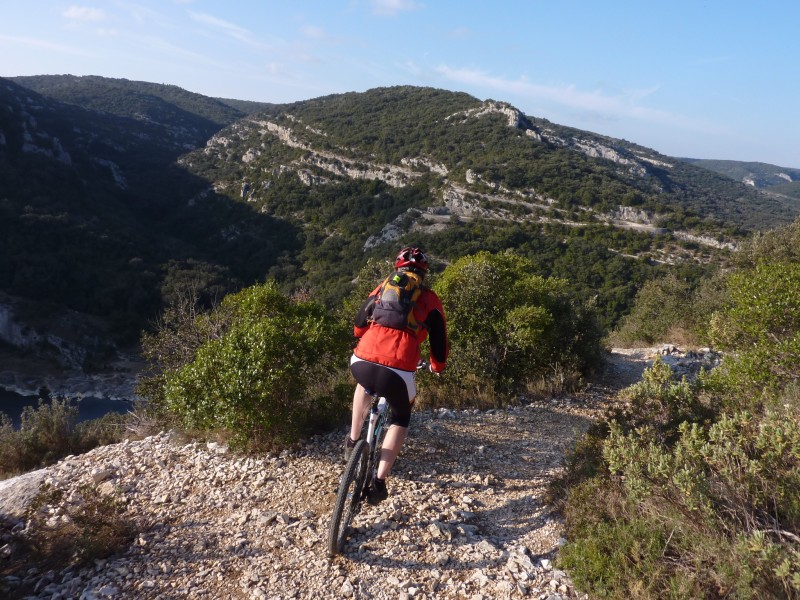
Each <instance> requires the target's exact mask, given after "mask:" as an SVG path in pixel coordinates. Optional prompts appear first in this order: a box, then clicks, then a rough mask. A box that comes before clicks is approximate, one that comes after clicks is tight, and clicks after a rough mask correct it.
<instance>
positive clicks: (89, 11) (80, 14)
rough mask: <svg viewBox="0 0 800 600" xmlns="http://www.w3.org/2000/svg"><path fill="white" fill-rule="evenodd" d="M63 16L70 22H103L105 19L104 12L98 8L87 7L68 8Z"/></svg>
mask: <svg viewBox="0 0 800 600" xmlns="http://www.w3.org/2000/svg"><path fill="white" fill-rule="evenodd" d="M62 14H63V16H64V17H65V18H67V19H70V20H72V21H103V20H105V18H106V14H105V12H103V11H102V10H100V9H99V8H90V7H88V6H75V5H73V6H70V7H69V8H68V9H67V10H65V11H64V12H63V13H62Z"/></svg>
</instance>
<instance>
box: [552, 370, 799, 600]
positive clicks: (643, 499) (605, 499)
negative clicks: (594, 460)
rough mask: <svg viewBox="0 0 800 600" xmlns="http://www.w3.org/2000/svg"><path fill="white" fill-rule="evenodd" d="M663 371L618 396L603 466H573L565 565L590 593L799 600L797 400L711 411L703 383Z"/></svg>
mask: <svg viewBox="0 0 800 600" xmlns="http://www.w3.org/2000/svg"><path fill="white" fill-rule="evenodd" d="M668 372H669V368H668V367H667V366H666V365H664V364H663V363H659V362H656V363H655V365H654V366H653V368H652V369H649V370H648V371H646V372H645V376H644V380H643V381H642V382H641V383H639V384H637V385H635V386H632V387H631V388H629V389H628V390H626V391H625V392H624V393H623V394H622V395H621V399H623V398H624V399H626V400H627V402H628V407H627V408H626V409H625V410H619V411H616V413H615V416H616V417H618V418H619V419H620V421H619V422H617V421H613V422H611V423H610V426H609V428H608V430H607V437H606V438H605V440H604V441H602V442H600V443H599V450H600V451H601V453H602V463H601V464H600V465H594V467H593V468H591V469H587V468H586V465H587V464H590V462H591V461H587V460H586V459H584V460H583V461H578V462H575V464H572V465H571V467H570V468H571V469H572V472H573V479H572V483H573V487H572V488H571V489H570V490H569V492H568V494H567V501H566V506H565V507H564V513H565V516H566V525H567V537H568V538H569V539H570V540H571V542H570V543H569V544H567V546H566V547H565V549H564V551H563V552H562V554H561V561H562V566H564V567H565V568H567V569H569V570H570V573H571V574H572V576H573V579H574V580H575V582H576V584H577V585H579V587H581V589H583V590H584V591H588V592H590V593H592V594H594V595H596V596H597V597H614V598H616V597H639V598H689V597H692V598H694V597H697V598H700V597H714V598H716V597H737V598H788V597H795V596H798V595H800V499H798V495H797V490H798V489H800V421H799V420H798V419H797V413H798V409H800V406H798V405H797V403H796V399H797V395H796V393H794V392H792V391H788V392H787V393H785V394H783V395H782V396H781V400H782V401H784V402H785V405H779V406H780V408H776V409H774V410H767V411H765V412H763V413H750V412H743V411H742V412H725V411H724V409H725V406H724V405H723V404H716V405H715V407H716V409H717V410H722V411H723V412H719V413H717V412H715V411H714V410H712V409H711V408H709V404H708V402H707V399H706V398H705V397H704V396H705V395H706V394H707V391H706V385H705V383H704V382H703V377H701V378H700V379H699V380H698V381H697V382H696V383H693V384H689V383H687V381H686V380H683V381H680V382H676V381H673V380H672V379H671V378H670V375H669V373H668ZM792 400H794V401H795V404H791V401H792ZM775 404H776V406H777V405H778V403H775ZM597 431H598V430H597V429H596V431H595V432H596V433H597ZM599 431H600V432H601V433H602V429H600V430H599ZM591 445H592V447H593V448H595V449H596V450H597V449H598V440H597V438H596V437H595V438H593V441H592V444H591ZM581 467H582V468H583V470H582V471H581V470H579V468H581ZM654 550H657V553H656V554H655V555H654V554H653V551H654Z"/></svg>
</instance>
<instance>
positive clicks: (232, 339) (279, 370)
mask: <svg viewBox="0 0 800 600" xmlns="http://www.w3.org/2000/svg"><path fill="white" fill-rule="evenodd" d="M215 310H216V312H217V313H221V314H222V315H224V318H223V319H220V318H219V315H213V314H212V315H198V316H197V317H196V321H198V322H199V325H197V326H193V327H188V328H183V329H182V330H183V331H187V330H188V331H191V332H195V331H206V332H208V339H207V340H205V341H203V342H202V343H200V344H199V345H198V347H197V350H196V353H195V355H194V357H193V358H192V360H191V361H190V362H188V363H186V364H183V365H180V362H178V363H176V364H177V365H179V366H176V367H173V368H169V365H168V364H167V367H168V368H167V369H166V371H165V372H164V373H163V375H162V379H161V381H162V382H163V387H162V388H160V389H159V388H157V389H156V393H155V394H153V395H151V397H150V400H151V401H152V402H154V403H155V404H156V405H157V406H156V409H157V410H161V411H163V412H165V413H167V414H169V415H171V416H172V417H174V418H175V420H176V421H177V423H179V424H180V426H182V427H183V428H185V429H187V430H190V431H198V432H213V431H217V430H221V431H223V432H225V433H226V434H227V435H229V436H231V444H232V445H233V446H234V447H248V446H255V445H259V444H262V443H290V442H292V441H293V440H295V439H297V438H298V437H299V436H300V435H303V434H306V433H309V432H310V431H312V430H313V429H314V428H315V427H317V426H320V425H322V424H325V423H328V424H329V423H330V422H332V421H335V420H336V419H338V418H340V415H341V413H342V412H344V408H343V407H344V405H345V403H346V398H347V394H345V392H344V387H343V386H342V385H341V383H342V375H341V373H343V372H345V371H346V355H347V350H348V344H349V340H350V336H349V335H348V333H347V331H346V330H345V329H344V327H342V325H341V323H339V322H337V321H336V320H335V319H334V318H333V317H332V316H330V315H329V314H328V313H327V312H326V311H325V309H324V308H323V307H322V306H321V305H318V304H316V303H313V302H305V301H301V300H297V301H293V300H291V299H290V298H288V297H287V296H285V295H283V294H281V293H280V292H279V291H278V289H277V286H276V285H275V283H274V282H269V283H266V284H264V285H257V286H253V287H251V288H247V289H245V290H243V291H241V292H239V293H237V294H234V295H230V296H227V297H226V298H225V299H224V300H223V302H222V304H221V305H220V306H219V307H218V308H217V309H215ZM222 321H224V323H225V326H224V327H222V328H215V327H211V328H207V325H206V324H208V323H215V322H222ZM176 331H178V330H176ZM177 336H178V338H180V333H179V334H178V335H177ZM168 338H169V339H171V335H170V336H168ZM348 393H349V392H348Z"/></svg>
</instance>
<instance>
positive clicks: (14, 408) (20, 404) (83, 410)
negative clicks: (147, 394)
mask: <svg viewBox="0 0 800 600" xmlns="http://www.w3.org/2000/svg"><path fill="white" fill-rule="evenodd" d="M70 403H71V404H72V405H73V406H77V407H78V422H81V421H88V420H90V419H97V418H99V417H102V416H103V415H106V414H108V413H112V412H115V413H120V414H124V413H126V412H128V411H130V410H131V408H132V405H131V403H130V402H125V401H123V400H107V399H103V398H82V399H80V400H78V399H77V398H72V399H70ZM38 405H39V397H38V396H23V395H21V394H17V393H16V392H10V391H8V390H6V389H4V388H0V411H1V412H4V413H6V414H7V415H8V416H9V417H11V420H12V421H13V423H14V427H19V418H20V415H21V414H22V409H23V408H25V407H26V406H32V407H34V408H36V407H37V406H38Z"/></svg>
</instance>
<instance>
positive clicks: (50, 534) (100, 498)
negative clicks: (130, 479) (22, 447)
mask: <svg viewBox="0 0 800 600" xmlns="http://www.w3.org/2000/svg"><path fill="white" fill-rule="evenodd" d="M147 525H148V524H144V526H147ZM142 529H143V527H142V525H140V524H137V523H136V522H134V521H133V520H132V519H130V518H129V517H127V516H126V515H125V504H124V502H122V500H120V498H119V497H117V496H115V495H102V494H100V493H99V492H98V490H97V488H95V487H94V486H91V485H88V484H87V485H83V486H81V487H80V488H78V489H77V490H75V492H74V494H73V495H72V496H70V498H69V499H67V498H65V492H64V491H63V490H57V489H53V488H50V487H49V486H43V488H42V490H41V491H40V492H39V494H38V495H37V496H36V498H34V500H33V502H32V503H31V505H30V507H29V509H28V511H27V513H26V515H25V528H24V529H21V530H20V529H19V528H15V529H13V530H12V529H11V528H9V530H10V531H11V533H10V534H9V535H8V537H7V538H6V539H7V540H8V543H9V544H12V545H13V547H14V551H13V552H12V553H10V556H6V557H4V560H3V562H2V563H1V564H0V575H3V576H4V577H3V580H2V581H0V592H2V593H3V594H4V596H3V597H4V598H25V597H30V596H31V595H33V594H35V593H37V592H38V591H40V590H36V589H34V586H33V584H30V585H25V584H24V583H23V584H22V585H19V584H18V585H15V586H13V587H12V586H11V585H9V584H8V581H7V580H6V579H5V576H8V577H14V578H19V576H20V575H23V574H25V573H26V572H28V573H29V572H30V569H31V568H32V566H33V565H35V566H36V568H38V569H40V570H41V572H42V573H47V572H48V571H50V572H55V573H60V572H64V571H67V570H68V569H70V568H80V567H83V566H86V565H88V564H91V563H92V561H95V560H97V561H99V560H102V559H105V558H108V557H109V556H112V555H114V554H117V553H119V552H122V551H123V550H125V549H126V548H128V547H129V546H130V544H131V542H132V541H133V540H134V539H135V537H136V535H137V534H139V533H140V531H142Z"/></svg>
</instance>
